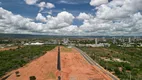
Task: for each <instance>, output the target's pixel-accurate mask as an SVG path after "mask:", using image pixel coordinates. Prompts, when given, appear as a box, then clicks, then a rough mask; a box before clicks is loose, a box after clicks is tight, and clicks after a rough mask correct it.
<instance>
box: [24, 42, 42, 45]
mask: <svg viewBox="0 0 142 80" xmlns="http://www.w3.org/2000/svg"><path fill="white" fill-rule="evenodd" d="M43 44H44V43H40V42H35V43H25V44H24V45H43Z"/></svg>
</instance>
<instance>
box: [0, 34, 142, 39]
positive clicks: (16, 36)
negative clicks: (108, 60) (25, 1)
mask: <svg viewBox="0 0 142 80" xmlns="http://www.w3.org/2000/svg"><path fill="white" fill-rule="evenodd" d="M102 37H105V38H112V37H116V38H119V37H133V36H64V35H32V34H3V33H0V38H102ZM139 37H141V38H142V36H139Z"/></svg>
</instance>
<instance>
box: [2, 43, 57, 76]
mask: <svg viewBox="0 0 142 80" xmlns="http://www.w3.org/2000/svg"><path fill="white" fill-rule="evenodd" d="M54 47H55V45H49V46H46V45H43V46H25V47H22V48H17V49H15V50H8V51H2V52H0V76H3V75H4V74H5V73H6V72H9V71H11V70H13V69H16V68H19V67H22V66H24V65H25V64H26V63H28V62H30V61H31V60H33V59H35V58H38V57H39V56H41V55H43V54H45V53H46V51H49V50H51V49H53V48H54Z"/></svg>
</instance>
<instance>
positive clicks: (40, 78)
mask: <svg viewBox="0 0 142 80" xmlns="http://www.w3.org/2000/svg"><path fill="white" fill-rule="evenodd" d="M57 52H58V49H57V47H56V48H55V49H53V50H51V51H49V52H47V53H46V54H45V55H43V56H41V57H40V58H38V59H36V60H33V61H32V62H30V63H29V64H27V65H25V66H24V67H22V68H19V69H17V70H14V71H12V72H10V73H8V74H11V73H12V75H11V76H10V77H8V79H6V80H30V79H29V77H30V76H35V77H36V80H57V77H56V72H57V68H56V66H57ZM16 71H19V72H20V73H19V74H20V76H19V77H16V74H15V72H16ZM8 74H7V75H8Z"/></svg>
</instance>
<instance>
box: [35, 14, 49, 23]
mask: <svg viewBox="0 0 142 80" xmlns="http://www.w3.org/2000/svg"><path fill="white" fill-rule="evenodd" d="M36 20H37V21H41V22H46V21H47V20H46V18H45V17H44V16H43V15H42V14H41V13H38V14H37V16H36Z"/></svg>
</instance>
